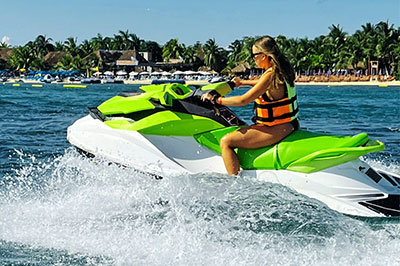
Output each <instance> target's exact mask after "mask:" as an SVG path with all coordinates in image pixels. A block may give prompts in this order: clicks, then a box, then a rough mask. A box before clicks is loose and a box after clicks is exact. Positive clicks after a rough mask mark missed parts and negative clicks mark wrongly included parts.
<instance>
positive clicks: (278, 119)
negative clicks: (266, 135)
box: [254, 70, 299, 126]
mask: <svg viewBox="0 0 400 266" xmlns="http://www.w3.org/2000/svg"><path fill="white" fill-rule="evenodd" d="M267 72H269V71H268V70H267ZM285 87H286V88H285V96H284V98H282V99H280V100H276V101H275V100H274V101H273V100H270V99H269V98H268V96H267V94H266V93H264V94H263V95H261V96H260V97H258V98H257V99H256V100H255V103H254V109H255V117H254V120H255V122H256V123H258V124H264V125H267V126H276V125H280V124H285V123H289V122H291V121H293V120H294V119H296V118H297V115H298V112H299V108H298V104H297V95H296V89H295V88H294V87H291V86H290V85H289V84H288V83H287V82H285Z"/></svg>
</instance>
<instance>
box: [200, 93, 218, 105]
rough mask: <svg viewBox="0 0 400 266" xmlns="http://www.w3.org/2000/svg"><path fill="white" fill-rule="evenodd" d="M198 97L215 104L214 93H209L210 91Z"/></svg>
mask: <svg viewBox="0 0 400 266" xmlns="http://www.w3.org/2000/svg"><path fill="white" fill-rule="evenodd" d="M200 99H201V100H202V101H203V102H204V101H205V100H208V101H210V102H211V103H212V104H215V95H211V94H210V93H208V92H207V93H206V94H203V95H201V97H200Z"/></svg>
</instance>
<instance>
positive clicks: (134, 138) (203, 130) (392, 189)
mask: <svg viewBox="0 0 400 266" xmlns="http://www.w3.org/2000/svg"><path fill="white" fill-rule="evenodd" d="M230 91H232V86H231V84H230V83H229V82H219V83H215V84H209V85H206V86H203V87H201V86H194V85H185V84H158V85H147V86H141V87H140V89H139V90H136V91H126V92H122V93H120V94H119V95H118V96H115V97H113V98H111V99H109V100H107V101H105V102H104V103H102V104H101V105H99V106H98V107H92V108H89V114H88V115H87V116H85V117H83V118H81V119H79V120H77V121H76V122H75V123H74V124H73V125H71V126H70V127H69V128H68V133H67V138H68V141H69V142H70V143H71V144H72V145H74V146H75V147H77V148H78V149H79V150H81V151H83V152H84V153H86V154H90V155H93V156H97V157H100V158H104V159H107V160H110V161H113V162H116V163H118V164H122V165H125V166H128V167H132V168H135V169H146V171H147V172H151V173H152V174H155V175H157V176H162V175H163V174H166V173H177V174H182V173H189V174H190V173H204V172H215V173H226V170H225V167H224V164H223V160H222V157H221V151H220V147H219V141H220V140H221V138H222V137H223V136H224V135H226V134H228V133H229V132H232V131H234V130H237V129H238V128H240V127H243V126H246V123H245V122H243V121H242V120H241V119H240V118H239V117H237V116H236V115H235V114H234V112H233V111H232V110H231V109H229V108H228V107H226V106H222V105H218V104H216V105H214V104H212V103H210V102H202V101H201V100H200V97H201V95H203V94H204V93H206V92H210V93H214V94H218V95H221V96H224V95H226V94H228V93H229V92H230ZM382 150H384V145H383V144H382V143H381V142H379V141H377V140H372V139H370V138H369V137H368V135H367V134H365V133H362V134H359V135H356V136H331V135H324V134H320V133H314V132H309V131H305V130H301V129H300V130H297V131H295V132H293V133H292V134H291V135H289V136H288V137H286V138H285V139H283V140H282V141H281V142H279V143H278V144H275V145H272V146H268V147H263V148H259V149H237V150H236V152H237V154H238V157H239V161H240V165H241V168H242V171H241V175H250V176H254V177H256V178H258V179H261V180H265V181H268V182H273V183H279V184H282V185H285V186H288V187H290V188H292V189H294V190H296V191H298V192H299V193H302V194H304V195H307V196H309V197H312V198H315V199H318V200H320V201H321V202H323V203H325V204H326V205H327V206H329V207H330V208H332V209H334V210H336V211H339V212H341V213H345V214H349V215H357V216H370V217H384V216H399V215H400V189H399V187H400V176H399V175H397V174H394V173H390V172H387V171H384V170H379V169H373V168H372V167H371V166H369V165H368V164H366V163H365V162H363V161H361V160H359V157H360V156H363V155H365V154H367V153H370V152H377V151H382Z"/></svg>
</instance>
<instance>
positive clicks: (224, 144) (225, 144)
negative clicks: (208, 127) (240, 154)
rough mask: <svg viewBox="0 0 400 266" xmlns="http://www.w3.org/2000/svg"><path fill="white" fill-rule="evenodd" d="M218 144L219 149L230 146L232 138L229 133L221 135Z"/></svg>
mask: <svg viewBox="0 0 400 266" xmlns="http://www.w3.org/2000/svg"><path fill="white" fill-rule="evenodd" d="M219 146H220V147H221V149H223V148H232V139H231V138H230V136H229V134H228V135H225V136H223V137H222V139H221V141H220V142H219Z"/></svg>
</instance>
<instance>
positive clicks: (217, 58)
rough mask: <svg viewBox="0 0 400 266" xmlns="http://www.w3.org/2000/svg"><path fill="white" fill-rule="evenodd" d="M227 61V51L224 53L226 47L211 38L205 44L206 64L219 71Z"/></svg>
mask: <svg viewBox="0 0 400 266" xmlns="http://www.w3.org/2000/svg"><path fill="white" fill-rule="evenodd" d="M224 57H226V58H224ZM224 61H225V62H224ZM226 61H227V53H225V54H224V49H223V48H221V47H219V46H218V45H217V43H216V42H215V39H209V40H208V41H207V42H206V43H205V44H204V64H205V65H206V66H208V67H209V68H211V69H213V70H215V71H218V72H219V71H221V70H222V69H224V68H225V65H226Z"/></svg>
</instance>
